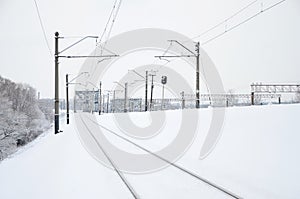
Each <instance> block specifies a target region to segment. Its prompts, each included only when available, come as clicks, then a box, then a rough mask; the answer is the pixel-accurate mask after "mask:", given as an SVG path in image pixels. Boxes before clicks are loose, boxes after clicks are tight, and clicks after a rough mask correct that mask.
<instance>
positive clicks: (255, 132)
mask: <svg viewBox="0 0 300 199" xmlns="http://www.w3.org/2000/svg"><path fill="white" fill-rule="evenodd" d="M187 111H191V112H193V111H197V110H187ZM211 112H212V109H201V110H200V111H199V115H200V117H199V124H200V125H199V127H198V130H197V137H196V139H195V140H194V142H193V144H192V146H191V147H190V148H189V150H188V151H187V152H186V153H185V154H184V156H183V157H182V158H181V159H179V160H178V161H177V162H176V164H178V165H180V166H181V167H184V168H186V169H188V170H190V171H192V172H194V173H197V174H198V175H199V176H201V177H204V178H206V179H208V180H209V181H211V182H213V183H215V184H217V185H219V186H221V187H224V188H226V189H228V190H230V191H231V192H233V193H235V194H237V195H239V196H241V197H243V198H298V196H299V195H300V189H299V185H298V184H299V183H298V179H299V178H300V169H299V168H300V156H299V155H298V153H299V151H300V144H299V140H300V135H299V132H300V131H299V129H300V127H299V123H298V122H299V119H298V116H299V115H300V105H299V104H298V105H268V106H254V107H233V108H227V109H226V118H225V123H224V126H223V129H222V135H221V137H220V139H219V141H218V142H217V145H216V146H215V148H214V150H213V151H212V152H211V153H210V154H209V155H208V156H207V157H206V158H204V159H200V158H199V154H200V150H201V146H202V144H203V142H204V140H205V137H206V133H207V131H208V127H209V123H210V118H211ZM129 114H130V117H131V119H132V121H133V122H134V123H136V124H137V125H140V126H147V125H148V124H150V123H151V120H153V118H150V117H149V113H129ZM79 116H81V117H83V118H85V121H86V123H87V124H88V126H89V127H91V128H92V126H93V124H92V122H91V121H90V122H88V121H89V120H97V122H98V123H99V124H101V125H103V126H105V127H107V128H109V129H112V130H114V131H115V132H116V133H118V134H120V135H122V136H126V135H125V134H123V132H122V131H121V130H119V128H118V126H116V125H115V124H114V117H113V115H112V114H107V115H102V116H95V118H94V117H92V116H91V114H87V113H85V114H80V115H79V113H77V114H75V117H79ZM180 121H181V111H180V110H178V111H166V123H165V124H164V127H163V128H162V129H161V132H160V133H159V135H156V136H154V137H151V138H149V139H147V140H145V139H134V138H129V139H130V140H132V141H134V142H136V143H138V144H139V145H141V146H143V147H145V148H147V149H149V150H151V151H156V150H159V149H161V148H163V147H164V146H165V145H166V144H167V143H169V142H170V141H171V140H172V139H174V137H175V136H176V135H175V133H177V132H176V131H174V129H176V128H178V127H179V126H180ZM70 122H71V124H70V125H68V126H66V125H64V124H61V126H62V129H63V130H64V132H63V133H61V134H58V135H54V134H53V130H51V131H49V132H48V133H47V134H45V135H44V136H42V137H40V138H38V139H37V140H35V141H34V142H33V143H31V144H29V145H27V146H25V147H24V148H23V149H22V150H20V151H19V152H18V153H17V154H15V155H13V156H12V157H11V158H9V159H7V160H4V161H3V162H1V163H0V187H1V193H0V197H1V198H5V199H9V198H43V199H44V198H63V199H65V198H72V199H73V198H132V195H131V194H130V192H129V190H128V189H127V187H126V186H125V184H124V183H123V182H122V180H121V179H120V177H119V176H118V175H117V173H116V172H115V171H114V170H112V169H110V168H107V167H105V166H104V165H102V164H101V163H99V162H98V161H97V160H96V159H95V158H94V157H93V156H92V155H90V153H89V152H87V151H86V150H85V148H86V146H84V144H82V141H81V139H80V136H79V135H78V130H77V129H76V128H78V125H77V127H76V125H74V122H75V120H74V116H73V115H72V116H71V121H70ZM106 138H107V139H108V140H109V141H111V143H113V144H114V145H117V147H118V148H119V149H122V150H124V151H127V152H129V153H135V154H143V153H145V152H144V151H141V150H140V149H138V148H136V147H134V146H132V145H131V144H130V143H126V142H124V141H122V140H120V139H119V138H116V136H114V135H111V134H109V133H108V134H107V135H106ZM116 162H117V161H116ZM137 164H138V163H137ZM124 177H125V178H126V179H127V180H128V182H129V183H130V185H131V186H132V187H133V188H134V190H135V191H136V192H137V193H138V195H139V197H140V198H230V197H228V196H226V195H225V194H224V193H222V192H220V191H218V190H217V189H215V188H212V187H210V186H209V185H207V184H205V183H204V182H202V181H199V180H197V179H196V178H193V177H191V176H189V175H187V174H186V173H184V172H182V171H180V170H179V169H177V168H175V167H173V166H169V167H167V168H164V169H162V170H158V171H156V172H148V173H146V174H130V173H125V174H124Z"/></svg>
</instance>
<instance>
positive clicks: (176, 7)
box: [0, 0, 300, 98]
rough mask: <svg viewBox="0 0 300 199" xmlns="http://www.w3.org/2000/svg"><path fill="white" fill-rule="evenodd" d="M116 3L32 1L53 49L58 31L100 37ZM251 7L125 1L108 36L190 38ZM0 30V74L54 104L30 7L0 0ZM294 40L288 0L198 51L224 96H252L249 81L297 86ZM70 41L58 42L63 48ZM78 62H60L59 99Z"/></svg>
mask: <svg viewBox="0 0 300 199" xmlns="http://www.w3.org/2000/svg"><path fill="white" fill-rule="evenodd" d="M276 1H278V0H265V1H264V2H265V4H267V3H270V2H271V3H272V2H273V3H274V2H276ZM113 2H114V1H113V0H110V1H108V0H101V1H100V0H98V1H96V0H76V1H74V0H51V1H50V0H48V1H46V0H37V3H38V5H39V9H40V13H41V17H42V19H43V23H44V26H45V29H46V34H47V38H48V40H49V43H50V47H51V48H52V51H53V48H54V46H53V45H54V32H55V31H59V32H60V34H61V35H62V36H74V35H75V36H77V35H79V36H86V35H98V36H99V35H100V34H101V33H102V31H103V29H104V26H105V24H106V21H107V18H108V15H109V13H110V11H111V8H112V5H113ZM250 2H252V0H226V1H224V0H185V1H179V0H163V1H162V0H151V1H149V0H148V1H145V0H127V1H126V0H123V3H122V5H121V9H120V12H119V15H118V18H117V21H116V23H115V26H114V28H113V31H112V36H113V35H117V34H120V33H122V32H125V31H130V30H134V29H138V28H163V29H170V30H174V31H177V32H179V33H182V34H184V35H187V36H189V37H194V36H196V35H199V34H200V33H201V32H202V31H204V30H206V29H208V28H209V27H211V26H213V25H215V24H217V23H219V22H220V21H222V20H224V19H225V18H226V17H228V16H230V15H231V14H233V13H234V12H236V11H237V10H239V9H240V8H242V7H243V6H245V5H247V4H249V3H250ZM249 12H250V11H249ZM237 20H239V17H238V18H237ZM0 27H1V31H0V44H1V45H0V54H1V64H0V75H1V76H3V77H5V78H9V79H11V80H13V81H16V82H24V83H29V84H30V85H32V86H33V87H35V88H36V89H37V90H38V91H40V92H41V97H51V98H53V96H54V74H53V73H54V62H53V60H52V58H51V57H50V55H49V52H48V49H47V46H46V43H45V41H44V38H43V33H42V30H41V27H40V24H39V20H38V16H37V12H36V9H35V5H34V1H33V0H23V1H17V0H0ZM299 35H300V2H299V0H287V1H286V2H284V3H283V4H281V5H279V6H277V7H275V8H273V9H271V10H270V11H268V12H266V13H264V14H262V15H260V16H258V17H256V18H254V19H253V20H251V21H250V22H248V23H246V24H244V25H242V26H240V27H239V28H237V29H235V30H233V31H231V32H229V33H228V34H226V35H224V36H222V37H220V38H219V39H216V40H215V41H213V42H211V43H209V44H208V45H206V46H204V47H203V48H204V50H206V52H207V53H208V55H209V56H210V57H211V58H212V60H213V61H214V63H215V65H216V66H217V68H218V71H219V73H220V75H221V78H222V80H223V84H224V86H225V89H226V90H228V89H235V90H236V91H237V92H249V90H250V88H249V85H250V84H251V83H252V82H276V83H277V82H278V83H296V82H297V83H300V59H299V52H300V37H299ZM72 42H74V40H63V41H61V46H60V48H61V49H62V48H63V47H64V46H67V45H69V44H70V43H72ZM94 47H95V41H94V40H86V41H85V42H84V43H82V44H80V45H78V46H77V47H74V48H73V49H72V50H70V51H69V53H68V54H73V55H74V54H75V55H88V54H89V53H90V52H91V51H92V50H93V48H94ZM83 61H84V60H78V59H76V60H70V59H68V60H62V61H61V64H60V74H61V78H60V85H61V89H60V90H61V95H60V96H61V97H64V90H65V89H64V85H65V83H64V81H65V79H64V76H65V74H66V73H71V74H76V73H77V71H78V70H79V68H80V66H81V64H82V63H83ZM145 64H148V63H145ZM174 64H175V63H174ZM113 81H115V80H114V79H112V82H113ZM104 89H105V88H104ZM108 89H110V88H108Z"/></svg>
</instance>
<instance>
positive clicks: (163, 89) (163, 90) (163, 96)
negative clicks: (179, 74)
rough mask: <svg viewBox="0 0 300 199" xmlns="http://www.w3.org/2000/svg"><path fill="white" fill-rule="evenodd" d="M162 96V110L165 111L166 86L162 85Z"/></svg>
mask: <svg viewBox="0 0 300 199" xmlns="http://www.w3.org/2000/svg"><path fill="white" fill-rule="evenodd" d="M162 86H163V87H162V95H161V110H163V109H164V98H165V85H164V84H163V85H162Z"/></svg>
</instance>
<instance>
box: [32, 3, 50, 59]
mask: <svg viewBox="0 0 300 199" xmlns="http://www.w3.org/2000/svg"><path fill="white" fill-rule="evenodd" d="M34 4H35V8H36V12H37V15H38V18H39V22H40V26H41V28H42V31H43V37H44V40H45V43H46V45H47V49H48V51H49V54H50V56H51V57H52V55H53V54H52V50H51V48H50V45H49V41H48V39H47V36H46V31H45V27H44V24H43V21H42V17H41V14H40V11H39V7H38V4H37V2H36V0H34Z"/></svg>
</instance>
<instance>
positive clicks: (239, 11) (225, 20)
mask: <svg viewBox="0 0 300 199" xmlns="http://www.w3.org/2000/svg"><path fill="white" fill-rule="evenodd" d="M257 1H258V0H254V1H252V2H251V3H249V4H248V5H246V6H244V7H243V8H241V9H240V10H238V11H237V12H235V13H234V14H233V15H231V16H229V17H227V18H226V19H224V20H222V21H221V22H220V23H218V24H216V25H214V26H212V27H211V28H209V29H207V30H205V31H204V32H202V33H201V34H199V35H197V36H195V37H193V38H191V40H193V39H196V38H199V37H202V36H203V35H206V34H207V33H209V32H210V31H212V30H214V29H216V28H217V27H219V26H221V25H222V24H224V23H226V22H227V21H229V20H230V19H232V18H234V17H235V16H237V15H239V14H240V13H242V12H244V11H245V10H246V9H248V8H249V7H250V6H252V5H253V4H255V3H256V2H257Z"/></svg>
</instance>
